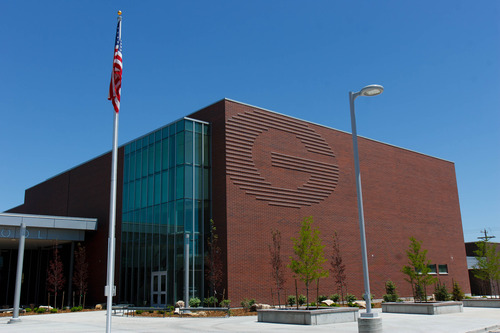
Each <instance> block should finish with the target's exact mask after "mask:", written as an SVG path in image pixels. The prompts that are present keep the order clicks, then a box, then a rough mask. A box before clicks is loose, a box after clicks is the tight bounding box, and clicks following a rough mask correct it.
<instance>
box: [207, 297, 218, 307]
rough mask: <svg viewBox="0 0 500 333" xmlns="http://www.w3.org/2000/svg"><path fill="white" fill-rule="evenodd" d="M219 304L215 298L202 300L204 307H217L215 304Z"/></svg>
mask: <svg viewBox="0 0 500 333" xmlns="http://www.w3.org/2000/svg"><path fill="white" fill-rule="evenodd" d="M218 302H219V300H218V299H217V297H215V296H210V297H208V298H205V299H204V300H203V304H205V306H214V307H215V306H217V303H218Z"/></svg>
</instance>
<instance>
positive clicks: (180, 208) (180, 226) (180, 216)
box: [175, 200, 184, 232]
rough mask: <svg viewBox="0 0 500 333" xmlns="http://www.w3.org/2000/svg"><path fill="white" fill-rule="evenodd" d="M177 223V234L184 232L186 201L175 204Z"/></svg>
mask: <svg viewBox="0 0 500 333" xmlns="http://www.w3.org/2000/svg"><path fill="white" fill-rule="evenodd" d="M175 223H176V226H177V232H182V231H183V230H184V200H177V201H176V202H175Z"/></svg>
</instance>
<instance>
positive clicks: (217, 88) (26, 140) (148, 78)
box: [0, 0, 500, 241]
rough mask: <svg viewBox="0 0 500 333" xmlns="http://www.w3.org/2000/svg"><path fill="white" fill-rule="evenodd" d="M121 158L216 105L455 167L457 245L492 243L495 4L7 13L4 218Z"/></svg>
mask: <svg viewBox="0 0 500 333" xmlns="http://www.w3.org/2000/svg"><path fill="white" fill-rule="evenodd" d="M118 9H120V10H122V11H123V31H122V34H123V56H124V72H123V88H122V109H121V112H120V131H119V135H120V137H119V143H120V144H123V143H125V142H128V141H130V140H132V139H134V138H136V137H138V136H140V135H142V134H145V133H146V132H149V131H151V130H154V129H156V128H158V127H160V126H162V125H164V124H166V123H169V122H171V121H173V120H175V119H178V118H180V117H182V116H185V115H186V114H189V113H191V112H193V111H196V110H198V109H200V108H202V107H204V106H207V105H209V104H211V103H213V102H215V101H217V100H220V99H222V98H224V97H227V98H231V99H235V100H238V101H241V102H244V103H248V104H252V105H256V106H260V107H263V108H266V109H270V110H273V111H277V112H280V113H284V114H288V115H291V116H294V117H297V118H301V119H304V120H307V121H311V122H315V123H321V124H324V125H327V126H330V127H333V128H336V129H339V130H343V131H348V132H350V120H349V102H348V92H349V90H354V91H357V90H359V89H360V88H362V87H363V86H364V85H366V84H371V83H378V84H382V85H383V86H384V87H385V91H384V93H383V94H382V95H381V96H378V97H376V98H360V99H358V100H357V101H356V111H357V114H358V116H357V118H358V119H357V120H358V133H359V134H360V135H362V136H365V137H369V138H372V139H375V140H379V141H382V142H387V143H390V144H393V145H396V146H400V147H403V148H407V149H410V150H415V151H418V152H421V153H424V154H428V155H431V156H435V157H439V158H442V159H445V160H450V161H452V162H454V163H455V167H456V174H457V182H458V189H459V196H460V204H461V212H462V222H463V227H464V234H465V240H466V241H474V240H476V237H478V236H480V235H481V234H480V230H481V229H483V228H486V229H487V230H489V232H490V233H493V234H495V235H496V236H497V240H498V241H500V176H499V172H500V154H499V153H500V152H499V144H500V2H499V1H493V0H491V1H458V0H453V1H419V2H408V1H340V0H338V1H334V0H329V1H305V0H303V1H294V0H285V1H276V0H274V1H260V0H253V1H234V0H233V1H176V2H173V1H140V2H139V1H23V0H21V1H3V2H2V3H1V4H0V12H1V13H2V15H1V16H2V18H1V20H0V31H2V33H1V34H0V41H1V45H2V52H0V64H1V65H0V112H1V115H2V118H1V122H0V129H1V130H0V153H1V156H2V157H1V158H2V160H1V161H2V163H0V211H4V210H6V209H9V208H12V207H14V206H17V205H19V204H21V203H22V202H23V200H24V190H25V189H26V188H29V187H31V186H34V185H36V184H38V183H40V182H42V181H44V180H45V179H47V178H50V177H52V176H54V175H56V174H58V173H61V172H63V171H65V170H67V169H69V168H71V167H73V166H75V165H78V164H80V163H83V162H85V161H87V160H89V159H91V158H94V157H96V156H98V155H100V154H102V153H104V152H106V151H109V150H110V149H111V143H112V127H113V108H112V105H111V103H110V102H109V101H107V99H106V97H107V90H108V85H109V79H110V72H111V62H112V56H113V46H114V45H113V43H114V34H115V28H116V12H117V10H118Z"/></svg>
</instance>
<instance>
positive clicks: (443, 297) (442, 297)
mask: <svg viewBox="0 0 500 333" xmlns="http://www.w3.org/2000/svg"><path fill="white" fill-rule="evenodd" d="M434 296H435V298H436V301H439V302H444V301H449V300H450V294H449V293H448V290H446V285H445V284H444V283H443V284H441V283H439V282H438V283H437V284H436V288H435V289H434Z"/></svg>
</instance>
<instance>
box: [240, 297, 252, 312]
mask: <svg viewBox="0 0 500 333" xmlns="http://www.w3.org/2000/svg"><path fill="white" fill-rule="evenodd" d="M240 304H241V306H242V307H243V309H245V310H248V309H250V307H251V306H252V305H254V304H255V299H253V298H251V299H247V298H244V299H243V300H242V301H241V303H240Z"/></svg>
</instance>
